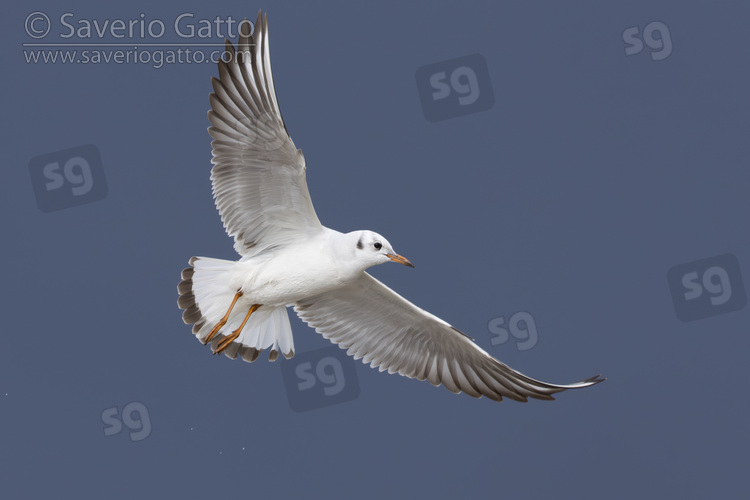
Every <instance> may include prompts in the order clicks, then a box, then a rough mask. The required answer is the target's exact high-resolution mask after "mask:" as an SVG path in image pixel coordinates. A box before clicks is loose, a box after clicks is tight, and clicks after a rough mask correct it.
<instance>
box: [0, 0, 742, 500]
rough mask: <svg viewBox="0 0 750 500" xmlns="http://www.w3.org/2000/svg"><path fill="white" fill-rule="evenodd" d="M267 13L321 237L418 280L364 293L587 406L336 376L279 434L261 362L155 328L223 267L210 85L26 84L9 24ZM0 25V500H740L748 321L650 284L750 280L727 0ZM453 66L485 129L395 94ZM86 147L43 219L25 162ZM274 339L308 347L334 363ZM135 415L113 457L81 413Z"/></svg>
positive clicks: (122, 7)
mask: <svg viewBox="0 0 750 500" xmlns="http://www.w3.org/2000/svg"><path fill="white" fill-rule="evenodd" d="M259 8H263V9H264V10H267V12H268V15H269V25H270V39H271V56H272V61H273V71H274V78H275V81H276V90H277V95H278V99H279V103H280V107H281V110H282V112H283V114H284V119H285V121H286V124H287V127H288V129H289V131H290V133H291V135H292V138H293V139H294V141H295V143H296V145H297V147H299V148H301V149H302V150H303V151H304V153H305V156H306V158H307V162H308V183H309V187H310V192H311V194H312V198H313V202H314V204H315V208H316V210H317V213H318V215H319V217H320V219H321V221H322V222H323V223H324V224H325V225H327V226H329V227H332V228H335V229H338V230H341V231H350V230H354V229H372V230H375V231H378V232H380V233H381V234H383V235H385V236H386V237H387V238H388V239H389V241H390V242H391V243H392V244H393V245H394V248H395V249H396V251H398V252H399V253H401V254H403V255H405V256H407V257H408V258H409V259H411V260H412V261H413V262H414V263H415V265H416V269H408V268H404V267H402V266H395V265H389V266H380V267H379V268H377V269H374V270H373V274H374V275H375V276H376V277H378V278H379V279H381V280H383V281H385V282H386V284H388V285H389V286H390V287H392V288H394V289H395V290H397V291H399V292H400V293H401V294H403V295H404V296H405V297H406V298H408V299H410V300H412V301H413V302H415V303H416V304H418V305H420V306H421V307H423V308H425V309H427V310H429V311H431V312H433V313H435V314H437V315H439V316H441V317H442V318H444V319H445V320H447V321H449V322H450V323H452V324H454V325H455V326H456V327H458V328H460V329H462V330H463V331H465V332H467V333H469V334H470V335H472V336H473V337H474V338H475V339H476V342H477V344H478V345H480V346H481V347H483V348H484V349H486V350H487V351H488V352H490V354H492V355H493V356H496V357H498V358H499V359H501V360H502V361H504V362H506V363H507V364H509V365H510V366H512V367H513V368H515V369H518V370H520V371H522V372H524V373H526V374H528V375H530V376H532V377H535V378H539V379H542V380H546V381H550V382H556V383H569V382H574V381H577V380H581V379H584V378H587V377H590V376H592V375H595V374H597V373H601V374H603V375H604V376H606V377H607V379H608V380H607V381H606V382H604V383H602V384H599V385H598V386H596V387H593V388H589V389H584V390H580V391H569V392H566V393H562V394H559V395H558V397H557V400H556V401H553V402H544V401H531V402H529V403H528V404H520V403H517V402H514V401H504V402H502V403H495V402H492V401H490V400H487V399H485V398H483V399H481V400H475V399H473V398H471V397H468V396H466V395H454V394H451V393H450V392H448V391H447V390H445V389H444V388H433V387H432V386H431V385H429V384H428V383H426V382H417V381H414V380H409V379H406V378H403V377H399V376H396V375H387V374H385V373H379V372H377V370H373V369H371V368H369V367H368V366H366V365H363V364H362V363H361V362H359V361H357V362H356V376H357V379H358V383H359V388H360V392H359V396H358V397H356V399H354V400H352V401H348V402H344V403H341V404H337V405H333V406H325V407H322V408H319V409H315V410H310V411H305V412H300V413H297V412H294V411H293V410H292V409H291V408H290V406H289V403H288V401H287V394H286V389H285V385H284V382H283V379H282V371H281V362H277V363H273V364H272V363H268V362H267V361H266V359H265V355H263V356H262V357H261V359H260V360H258V361H257V362H256V363H254V364H248V363H245V362H242V361H239V360H236V361H231V360H229V359H227V358H226V357H223V356H222V357H220V358H219V357H215V356H211V355H210V352H209V350H208V348H206V347H204V346H202V345H201V344H200V343H199V342H197V341H196V339H195V338H194V337H193V336H192V335H191V334H190V328H189V327H188V326H186V325H184V324H183V322H182V320H181V317H180V311H179V310H178V308H177V305H176V299H177V292H176V285H177V282H178V281H179V275H180V271H181V269H182V268H183V267H185V266H186V264H187V261H188V259H189V258H190V257H191V256H193V255H205V256H212V257H219V258H227V259H234V258H235V257H236V256H235V253H234V251H233V249H232V241H231V240H230V239H229V238H228V237H227V236H226V235H225V233H224V231H223V229H222V226H221V222H220V219H219V216H218V213H217V212H216V210H215V208H214V205H213V201H212V198H211V191H210V182H209V171H210V159H211V153H210V137H209V135H208V134H207V132H206V128H207V126H208V120H207V118H206V112H207V110H208V106H209V103H208V94H209V92H210V91H211V85H210V77H211V76H214V75H216V74H217V69H216V66H215V65H213V64H173V65H165V66H164V67H162V68H160V69H155V68H153V67H151V66H150V65H144V64H120V65H118V64H112V63H110V64H98V65H96V64H88V65H85V64H61V63H57V64H27V63H26V62H25V59H24V53H23V51H24V47H23V46H22V44H24V43H29V42H34V41H35V40H33V39H32V38H31V37H29V36H28V35H27V34H26V32H25V31H24V20H25V19H26V18H27V16H28V15H29V14H30V13H31V12H33V11H41V12H44V13H46V14H47V15H48V16H49V17H50V18H51V19H52V21H53V23H54V24H55V26H56V27H57V28H59V27H60V25H59V23H58V19H59V17H60V15H61V14H63V13H66V12H71V13H73V17H72V18H71V20H72V21H73V22H77V21H78V20H81V19H89V20H94V19H96V20H98V21H100V22H102V21H104V20H107V19H109V20H113V19H123V20H130V19H139V16H140V14H141V13H144V14H145V19H147V20H153V19H161V20H163V21H164V22H165V24H166V26H167V28H168V29H171V25H170V23H171V22H173V21H174V19H175V18H176V17H177V16H179V15H180V14H182V13H185V12H191V13H194V14H195V17H194V19H195V20H198V19H213V18H215V17H216V16H220V17H221V18H226V17H227V16H230V15H231V16H232V17H233V18H235V19H241V18H243V17H248V18H250V19H251V20H254V19H255V16H256V14H257V12H258V9H259ZM2 11H3V15H2V16H0V19H1V20H0V23H1V26H2V32H3V41H4V43H3V44H2V49H1V50H0V54H2V55H1V57H2V66H3V68H4V70H3V78H2V80H3V83H2V88H3V92H2V109H3V116H4V122H5V126H4V127H3V134H2V135H3V151H4V154H6V155H7V156H6V157H5V160H4V162H3V163H4V168H3V169H2V171H1V172H2V174H1V175H2V182H0V190H1V192H0V204H2V206H1V208H2V209H1V211H0V214H1V215H0V221H1V224H2V226H1V227H2V234H3V245H2V250H1V251H0V255H2V262H3V269H2V270H3V279H2V298H3V300H2V304H3V305H2V309H3V328H2V329H3V338H4V343H3V347H2V348H0V424H1V425H0V497H2V498H59V497H70V498H113V499H114V498H118V499H119V498H215V497H224V496H227V497H228V496H230V495H232V496H234V497H235V498H262V497H269V496H273V497H280V498H335V497H341V498H513V499H516V498H577V499H601V498H613V499H615V498H617V499H619V498H622V499H631V498H684V499H688V498H696V499H698V498H737V497H739V496H742V493H745V494H746V493H747V481H746V475H747V470H748V465H750V461H749V460H748V453H747V449H748V444H750V431H749V430H748V429H749V428H748V425H747V413H748V410H749V409H750V405H748V399H747V394H746V393H747V384H748V382H750V377H748V372H747V361H748V350H750V340H749V339H748V333H750V332H749V331H748V319H750V308H748V307H743V308H741V309H739V310H736V311H733V312H728V313H725V314H720V315H716V316H712V317H706V318H702V319H697V320H695V321H690V322H682V321H679V320H678V319H677V317H676V314H675V308H674V305H673V301H672V296H671V294H670V288H669V285H668V282H667V272H668V271H669V269H670V268H672V267H673V266H677V265H681V264H684V263H688V262H693V261H700V260H702V259H707V258H712V257H715V256H719V255H723V254H733V255H734V256H736V257H737V260H738V262H739V265H740V269H742V270H743V271H744V272H745V275H744V277H745V280H744V281H745V282H746V283H750V276H748V274H747V271H748V269H750V234H749V233H748V230H747V229H748V222H747V221H748V214H749V213H750V196H748V186H749V185H750V175H749V174H748V160H749V159H750V158H749V156H750V141H748V118H747V117H748V109H749V108H748V107H749V106H750V98H749V97H748V88H750V72H748V65H747V60H748V54H749V52H748V51H749V50H750V49H749V48H750V31H748V29H747V19H748V18H750V5H748V4H747V3H746V2H721V3H710V2H701V3H698V2H679V1H670V2H667V1H661V2H659V1H657V2H653V1H635V2H621V3H620V5H617V6H612V5H603V3H602V2H596V1H588V2H575V3H573V2H570V3H567V2H566V5H563V4H562V3H561V2H553V1H543V2H521V1H513V2H461V3H458V2H453V3H446V2H433V1H422V2H382V1H381V2H371V3H369V4H364V3H361V2H333V3H331V2H328V3H322V4H319V3H317V2H283V3H279V2H270V1H269V2H267V3H264V4H258V3H250V2H244V1H243V2H239V1H222V2H180V3H177V2H172V3H166V2H163V3H159V4H155V3H154V2H145V1H140V0H135V1H132V2H120V3H109V4H107V3H104V2H84V1H73V0H71V1H67V2H52V1H35V2H32V3H28V2H23V3H22V2H5V3H4V5H3V8H2ZM654 21H660V22H662V23H664V24H665V25H666V26H667V28H668V30H669V37H670V38H671V42H672V53H671V54H670V55H669V57H667V58H664V59H661V60H659V59H657V60H654V59H652V57H651V54H652V49H650V48H648V47H644V50H643V51H642V52H640V53H639V54H634V55H626V53H625V50H626V48H627V47H628V44H626V43H625V42H624V40H623V32H624V31H625V30H627V29H629V28H631V27H634V26H638V27H639V31H640V32H642V31H643V29H644V27H645V26H646V25H648V24H649V23H652V22H654ZM58 35H59V29H58V30H57V32H55V29H53V30H52V32H51V33H50V35H49V39H50V40H51V41H54V42H59V41H60V39H59V38H57V36H58ZM66 41H68V42H71V41H75V40H66ZM82 41H86V40H82ZM94 41H97V42H102V43H104V42H119V41H120V40H114V39H112V38H110V37H105V38H104V39H102V40H94ZM221 41H223V40H222V39H221V38H219V37H213V38H212V39H210V40H209V42H211V43H220V42H221ZM126 42H128V40H126ZM157 42H160V43H164V42H170V43H178V42H182V43H185V42H186V41H185V40H181V39H179V38H178V37H176V36H174V34H173V33H171V32H170V33H167V34H166V35H165V36H164V37H163V38H162V39H160V40H157ZM187 42H191V40H187ZM128 43H129V42H128ZM131 45H133V44H131ZM126 48H130V45H129V46H128V47H126ZM26 49H27V50H30V49H28V48H26ZM471 54H481V55H482V56H483V57H484V59H485V60H486V62H487V67H488V71H489V78H490V80H491V85H492V89H493V92H494V105H493V106H492V107H491V108H490V109H488V110H486V111H482V112H478V113H473V114H467V115H464V116H460V117H457V118H453V119H448V120H444V121H440V122H434V123H432V122H428V121H427V120H426V119H425V117H424V114H423V111H422V108H421V103H420V98H419V94H418V87H417V83H416V81H415V72H416V71H417V69H418V68H420V67H422V66H425V65H429V64H434V63H438V62H441V61H445V60H449V59H454V58H458V57H462V56H466V55H471ZM86 144H93V145H94V146H96V148H98V150H99V151H100V153H101V158H102V166H103V170H104V172H105V175H106V182H107V187H108V191H107V195H106V197H104V199H101V200H100V201H94V202H91V203H88V204H83V205H80V206H75V207H72V208H67V209H64V210H59V211H53V212H49V213H44V212H42V211H41V210H40V209H39V208H38V206H37V202H36V199H35V195H34V189H33V186H32V184H31V177H30V175H29V163H30V161H31V160H32V159H33V158H35V157H37V156H40V155H45V154H48V153H54V152H57V151H61V150H65V149H69V148H74V147H77V146H82V145H86ZM735 278H736V277H735ZM519 311H527V312H529V313H530V314H531V315H532V316H533V318H534V322H535V324H536V327H537V333H538V342H537V344H536V345H535V346H534V347H533V348H532V349H527V350H519V349H518V348H517V346H516V344H515V343H514V341H513V340H511V341H509V342H507V343H505V344H500V345H492V343H491V340H492V335H491V334H490V332H489V330H488V324H489V322H490V321H491V320H492V319H493V318H498V317H505V318H506V319H507V318H509V317H510V316H512V315H513V314H514V313H517V312H519ZM292 316H294V315H292ZM292 326H293V329H294V332H295V344H296V348H297V351H298V352H300V353H303V352H308V351H313V350H315V349H320V348H322V347H326V346H327V345H329V343H328V342H327V341H326V340H325V339H323V338H322V337H320V336H319V335H317V334H316V333H315V332H314V331H313V330H312V329H310V328H308V327H307V326H305V325H304V324H302V323H301V322H300V321H299V320H297V319H296V317H294V318H293V319H292ZM133 402H137V403H141V404H142V405H143V407H145V408H146V409H147V416H148V420H149V422H150V425H151V430H150V433H148V435H147V437H145V438H144V439H142V440H138V441H133V440H131V438H130V437H129V436H130V430H129V429H128V428H127V426H125V427H123V430H122V432H120V433H116V434H115V435H109V436H107V435H105V431H106V430H107V425H105V423H104V421H103V419H102V413H103V412H106V411H107V410H108V409H111V408H115V410H114V412H115V413H117V412H118V411H121V410H122V409H123V407H125V406H126V405H128V404H130V403H133ZM131 408H132V406H131ZM142 417H143V415H142Z"/></svg>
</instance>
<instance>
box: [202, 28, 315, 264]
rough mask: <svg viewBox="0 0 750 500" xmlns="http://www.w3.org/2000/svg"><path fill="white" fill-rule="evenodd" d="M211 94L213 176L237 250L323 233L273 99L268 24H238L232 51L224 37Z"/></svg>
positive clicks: (218, 201)
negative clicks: (252, 30)
mask: <svg viewBox="0 0 750 500" xmlns="http://www.w3.org/2000/svg"><path fill="white" fill-rule="evenodd" d="M225 59H226V62H225V61H224V60H222V61H221V62H219V78H218V79H217V78H213V79H212V82H211V83H212V84H213V88H214V92H213V93H212V94H211V95H210V96H209V101H210V103H211V110H210V111H209V112H208V119H209V121H210V122H211V127H209V129H208V131H209V133H210V134H211V137H213V142H212V143H211V145H212V147H213V160H212V163H213V164H214V167H213V169H212V170H211V181H212V183H213V194H214V198H215V200H216V207H217V208H218V210H219V213H220V214H221V219H222V221H223V223H224V228H225V229H226V231H227V233H228V234H229V235H230V236H232V237H234V239H235V245H234V246H235V250H237V252H238V253H240V254H241V255H243V256H250V255H254V254H257V253H260V252H262V251H264V250H267V249H271V248H276V247H280V246H284V245H287V244H289V243H291V242H293V241H295V240H297V239H300V238H303V237H305V236H307V235H309V234H311V233H314V232H317V231H320V230H322V226H321V224H320V221H319V220H318V217H317V215H316V214H315V209H314V208H313V205H312V201H311V200H310V194H309V192H308V190H307V182H306V180H305V158H304V156H303V155H302V152H301V151H299V150H298V149H297V148H296V147H295V145H294V142H292V139H291V137H289V134H288V132H287V129H286V126H285V125H284V121H283V119H282V117H281V112H280V111H279V104H278V102H277V100H276V90H275V88H274V84H273V75H272V73H271V59H270V55H269V47H268V22H267V19H266V18H265V17H264V16H262V15H261V13H258V19H257V21H256V23H255V32H254V34H253V35H250V25H249V23H248V22H247V21H244V22H243V23H242V25H241V26H240V38H239V42H238V45H237V50H235V48H234V47H233V46H232V44H231V43H230V42H229V41H227V42H226V53H225Z"/></svg>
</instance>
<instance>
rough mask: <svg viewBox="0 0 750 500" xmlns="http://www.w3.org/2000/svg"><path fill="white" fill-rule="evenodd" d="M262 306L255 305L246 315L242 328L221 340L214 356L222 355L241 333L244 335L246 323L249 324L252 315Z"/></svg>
mask: <svg viewBox="0 0 750 500" xmlns="http://www.w3.org/2000/svg"><path fill="white" fill-rule="evenodd" d="M262 305H263V304H253V305H252V306H251V307H250V310H248V311H247V314H246V315H245V319H243V320H242V324H241V325H240V327H239V328H237V329H236V330H235V331H233V332H232V334H231V335H227V336H226V337H224V338H223V339H221V341H220V342H219V344H218V345H217V346H216V350H215V351H214V354H221V352H222V351H223V350H224V349H226V348H227V347H229V344H231V343H232V342H234V341H235V340H237V337H239V336H240V333H242V329H243V328H245V323H247V320H249V319H250V315H251V314H253V313H254V312H255V311H257V310H258V308H259V307H260V306H262Z"/></svg>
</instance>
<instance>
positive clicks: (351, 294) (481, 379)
mask: <svg viewBox="0 0 750 500" xmlns="http://www.w3.org/2000/svg"><path fill="white" fill-rule="evenodd" d="M294 309H295V311H296V312H297V314H298V315H299V317H300V318H301V319H302V320H303V321H304V322H306V323H307V324H308V325H310V326H311V327H313V328H315V331H317V332H318V333H320V334H322V335H323V336H324V337H325V338H327V339H329V340H331V341H332V342H334V343H336V344H338V345H339V346H340V347H341V348H344V349H347V354H349V355H351V356H354V358H355V359H360V358H362V360H363V362H365V363H369V364H370V366H372V367H373V368H378V369H379V370H380V371H385V370H388V373H399V374H401V375H404V376H406V377H410V378H417V379H419V380H428V381H430V383H432V384H433V385H436V386H437V385H440V384H443V385H444V386H445V387H446V388H447V389H448V390H449V391H452V392H462V391H463V392H465V393H467V394H469V395H470V396H474V397H477V398H478V397H481V396H487V397H488V398H490V399H494V400H496V401H500V400H502V398H503V397H508V398H511V399H515V400H517V401H524V402H525V401H527V399H528V398H536V399H554V398H553V397H552V394H554V393H557V392H560V391H564V390H566V389H577V388H581V387H588V386H590V385H594V384H596V383H598V382H601V381H602V380H603V379H601V378H599V376H598V375H597V376H596V377H592V378H590V379H588V380H584V381H582V382H578V383H576V384H570V385H556V384H549V383H547V382H541V381H539V380H535V379H533V378H530V377H527V376H526V375H524V374H522V373H519V372H517V371H515V370H513V369H512V368H510V367H509V366H507V365H505V364H503V363H501V362H500V361H498V360H496V359H495V358H493V357H492V356H490V355H489V354H487V353H486V352H485V351H483V350H482V349H481V348H479V347H478V346H477V345H476V344H474V342H472V340H471V339H470V338H469V337H467V336H466V335H464V334H463V333H461V332H460V331H458V330H456V329H455V328H453V327H452V326H450V325H449V324H448V323H446V322H445V321H443V320H441V319H440V318H438V317H437V316H434V315H432V314H430V313H429V312H427V311H425V310H423V309H420V308H419V307H417V306H415V305H414V304H412V303H411V302H409V301H407V300H406V299H404V298H403V297H401V296H400V295H398V294H397V293H396V292H394V291H393V290H391V289H390V288H388V287H386V286H385V285H384V284H382V283H381V282H380V281H378V280H376V279H375V278H373V277H372V276H370V275H369V274H367V273H364V274H363V275H362V277H361V278H359V279H358V280H357V281H355V282H354V283H351V284H349V285H347V286H345V287H343V288H340V289H336V290H334V291H331V292H327V293H324V294H321V295H317V296H315V297H310V298H308V299H305V300H301V301H299V302H297V304H295V307H294Z"/></svg>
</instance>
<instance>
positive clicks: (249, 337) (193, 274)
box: [177, 257, 294, 363]
mask: <svg viewBox="0 0 750 500" xmlns="http://www.w3.org/2000/svg"><path fill="white" fill-rule="evenodd" d="M190 265H191V266H192V267H188V268H187V269H185V270H183V271H182V281H181V282H180V284H179V285H177V291H178V293H179V294H180V298H179V299H178V300H177V305H178V306H179V307H180V309H184V311H183V313H182V320H183V321H184V322H185V323H186V324H188V325H193V334H195V336H196V337H198V340H200V341H201V342H203V343H204V344H205V343H206V340H205V339H206V337H208V334H209V333H210V332H211V330H212V329H213V328H214V326H216V324H218V323H219V321H220V320H221V319H222V318H223V317H224V315H225V314H226V312H227V310H229V306H230V304H231V303H232V299H234V296H235V294H236V293H237V290H239V287H240V286H241V282H240V283H237V273H236V272H233V271H235V270H236V268H235V266H236V265H238V262H233V261H229V260H221V259H210V258H206V257H193V258H192V259H190ZM251 305H252V304H250V303H249V302H248V300H247V299H245V300H244V301H243V297H240V299H239V300H238V301H237V303H236V304H235V306H234V309H232V313H231V314H230V315H229V318H227V322H226V324H225V325H224V326H223V327H222V328H221V330H219V333H217V334H216V335H215V336H214V337H213V338H212V339H211V350H212V351H216V347H217V345H218V343H219V342H220V341H221V339H223V338H224V337H225V336H227V335H228V334H229V332H231V331H233V330H236V329H237V328H239V326H240V324H241V323H242V320H243V319H244V317H245V315H246V314H247V311H248V309H249V308H250V306H251ZM268 348H270V349H271V351H270V352H269V354H268V359H269V361H276V358H277V357H278V356H279V351H281V353H282V354H283V355H284V357H285V358H287V359H289V358H291V357H292V356H294V340H293V339H292V326H291V325H290V324H289V316H288V314H287V310H286V307H284V306H280V307H268V308H267V307H261V308H259V309H258V310H256V311H255V312H254V313H253V314H252V316H250V319H249V320H248V322H247V324H245V327H244V328H243V329H242V333H241V334H240V336H239V337H237V339H236V340H234V341H233V342H232V344H231V345H230V346H229V347H227V348H226V349H225V350H224V354H226V355H227V356H229V357H230V358H232V359H236V358H237V354H239V355H240V356H242V359H244V360H245V361H248V362H251V363H252V362H253V361H255V360H256V359H258V356H259V355H260V353H261V352H262V351H263V350H264V349H268Z"/></svg>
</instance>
